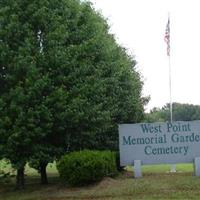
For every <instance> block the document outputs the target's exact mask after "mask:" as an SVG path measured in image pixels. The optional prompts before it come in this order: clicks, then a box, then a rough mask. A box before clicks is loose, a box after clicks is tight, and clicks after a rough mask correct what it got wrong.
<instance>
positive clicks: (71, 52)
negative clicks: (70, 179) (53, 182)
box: [0, 0, 146, 169]
mask: <svg viewBox="0 0 200 200" xmlns="http://www.w3.org/2000/svg"><path fill="white" fill-rule="evenodd" d="M0 84H1V87H0V158H4V157H5V158H7V159H9V160H10V161H11V163H12V166H13V167H15V168H16V169H20V168H21V169H22V168H23V167H24V166H25V164H26V163H27V162H29V161H30V162H31V163H34V164H33V165H34V166H35V167H36V168H38V167H39V165H40V164H41V163H42V164H47V163H48V162H52V161H53V160H55V159H57V158H59V157H60V156H61V155H62V154H63V152H66V151H67V152H71V151H75V150H81V149H85V148H87V149H108V148H109V149H112V150H116V149H118V126H117V125H118V124H119V123H134V122H140V121H141V120H142V119H143V117H144V108H143V106H144V104H145V102H146V99H145V98H143V97H142V95H141V91H142V85H143V83H142V81H141V78H140V74H139V73H138V71H137V70H136V61H135V60H134V58H133V57H131V56H130V55H128V54H127V52H126V50H125V49H124V48H122V47H121V46H119V45H118V44H117V43H116V41H115V38H114V36H113V35H111V34H110V33H109V27H108V25H107V23H106V20H105V19H104V18H103V17H102V16H101V15H100V14H99V13H98V12H96V11H94V10H93V8H92V6H91V4H90V3H88V2H85V1H84V2H82V1H79V0H38V1H35V0H33V1H28V0H16V1H14V0H7V1H5V0H3V1H0Z"/></svg>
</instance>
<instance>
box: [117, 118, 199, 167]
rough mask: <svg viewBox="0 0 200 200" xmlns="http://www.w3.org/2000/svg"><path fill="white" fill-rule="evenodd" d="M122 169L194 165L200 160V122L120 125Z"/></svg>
mask: <svg viewBox="0 0 200 200" xmlns="http://www.w3.org/2000/svg"><path fill="white" fill-rule="evenodd" d="M119 147H120V164H121V166H126V165H133V163H134V160H141V163H142V164H159V163H166V164H175V163H191V162H194V159H195V158H197V157H200V121H190V122H186V121H177V122H173V123H163V122H157V123H140V124H121V125H119Z"/></svg>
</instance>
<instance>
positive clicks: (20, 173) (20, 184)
mask: <svg viewBox="0 0 200 200" xmlns="http://www.w3.org/2000/svg"><path fill="white" fill-rule="evenodd" d="M16 189H18V190H22V189H24V166H23V167H21V168H19V169H17V177H16Z"/></svg>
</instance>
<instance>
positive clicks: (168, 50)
mask: <svg viewBox="0 0 200 200" xmlns="http://www.w3.org/2000/svg"><path fill="white" fill-rule="evenodd" d="M167 55H168V66H169V96H170V110H169V111H170V122H171V123H172V122H173V108H172V106H173V105H172V75H171V59H170V56H171V53H170V14H169V13H168V47H167ZM170 172H176V165H175V164H172V165H171V170H170Z"/></svg>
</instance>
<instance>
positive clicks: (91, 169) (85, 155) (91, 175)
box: [57, 150, 116, 185]
mask: <svg viewBox="0 0 200 200" xmlns="http://www.w3.org/2000/svg"><path fill="white" fill-rule="evenodd" d="M57 168H58V172H59V174H60V177H61V178H62V180H64V182H67V183H68V184H70V185H86V184H89V183H92V182H96V181H99V180H101V179H102V178H103V177H104V176H111V175H115V174H116V160H115V154H114V153H112V152H110V151H89V150H84V151H80V152H73V153H70V154H67V155H65V156H63V157H62V158H61V159H60V160H59V162H58V164H57Z"/></svg>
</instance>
